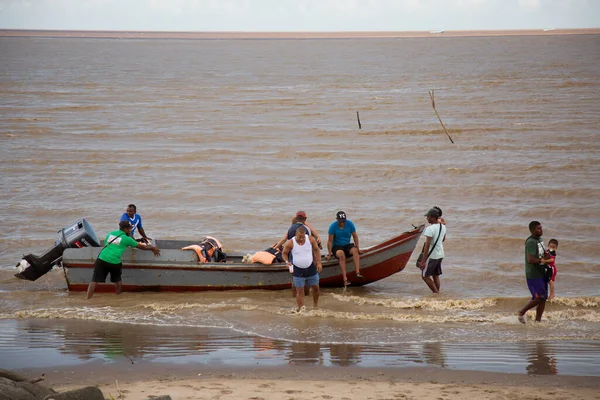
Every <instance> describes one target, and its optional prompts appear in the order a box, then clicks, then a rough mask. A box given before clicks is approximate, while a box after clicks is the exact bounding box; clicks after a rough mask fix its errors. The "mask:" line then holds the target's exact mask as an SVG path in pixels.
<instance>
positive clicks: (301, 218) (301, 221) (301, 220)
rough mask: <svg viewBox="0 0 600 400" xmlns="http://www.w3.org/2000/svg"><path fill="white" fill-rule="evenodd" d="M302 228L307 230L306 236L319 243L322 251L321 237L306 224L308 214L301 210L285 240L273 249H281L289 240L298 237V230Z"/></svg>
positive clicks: (293, 220) (284, 237)
mask: <svg viewBox="0 0 600 400" xmlns="http://www.w3.org/2000/svg"><path fill="white" fill-rule="evenodd" d="M301 226H303V227H305V228H306V234H307V235H308V236H312V237H314V238H315V240H316V241H317V245H318V246H319V249H322V248H323V245H321V238H320V237H319V235H318V234H317V232H316V231H315V230H314V229H313V227H312V226H310V225H309V224H308V223H307V222H306V212H304V211H302V210H300V211H298V212H297V213H296V216H295V217H294V219H292V226H290V228H289V229H288V231H287V233H286V234H285V235H284V236H283V238H282V239H281V240H280V241H279V242H277V243H275V244H274V245H273V248H274V249H277V248H279V247H280V246H282V245H283V244H284V243H285V242H286V241H287V240H290V239H291V238H293V237H294V236H296V230H297V229H298V228H299V227H301Z"/></svg>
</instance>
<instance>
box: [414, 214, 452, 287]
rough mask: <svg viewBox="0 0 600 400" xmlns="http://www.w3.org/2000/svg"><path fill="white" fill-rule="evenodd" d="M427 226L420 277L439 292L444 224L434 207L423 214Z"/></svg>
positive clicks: (444, 237)
mask: <svg viewBox="0 0 600 400" xmlns="http://www.w3.org/2000/svg"><path fill="white" fill-rule="evenodd" d="M425 216H426V217H427V222H429V224H430V225H429V226H428V227H427V228H425V232H424V233H423V235H425V245H424V246H423V259H422V260H421V263H420V264H419V268H420V269H421V277H422V278H423V280H424V281H425V283H426V284H427V286H429V289H431V291H432V292H433V293H439V292H440V275H442V259H443V258H444V240H446V226H445V225H444V224H442V223H440V222H439V221H438V219H439V218H440V213H439V211H438V210H437V209H436V208H435V207H434V208H432V209H430V210H429V211H427V214H425Z"/></svg>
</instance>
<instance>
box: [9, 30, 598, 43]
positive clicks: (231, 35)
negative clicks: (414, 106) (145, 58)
mask: <svg viewBox="0 0 600 400" xmlns="http://www.w3.org/2000/svg"><path fill="white" fill-rule="evenodd" d="M599 33H600V28H588V29H529V30H485V31H443V30H438V31H406V32H404V31H398V32H396V31H374V32H168V31H162V32H161V31H59V30H25V29H23V30H21V29H0V37H54V38H107V39H109V38H110V39H213V40H216V39H217V40H218V39H221V40H222V39H382V38H422V37H486V36H538V35H594V34H599Z"/></svg>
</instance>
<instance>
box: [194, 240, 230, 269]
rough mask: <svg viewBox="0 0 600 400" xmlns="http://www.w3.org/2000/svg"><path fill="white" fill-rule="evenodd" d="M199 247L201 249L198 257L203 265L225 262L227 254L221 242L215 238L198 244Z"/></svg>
mask: <svg viewBox="0 0 600 400" xmlns="http://www.w3.org/2000/svg"><path fill="white" fill-rule="evenodd" d="M198 246H199V247H200V252H199V253H198V257H199V258H200V262H201V263H206V262H225V259H226V258H227V254H225V253H224V252H223V246H222V245H221V242H219V241H218V240H217V239H215V238H214V237H212V236H207V237H205V238H204V240H202V241H201V242H200V243H198Z"/></svg>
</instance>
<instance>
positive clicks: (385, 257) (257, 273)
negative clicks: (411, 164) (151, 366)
mask: <svg viewBox="0 0 600 400" xmlns="http://www.w3.org/2000/svg"><path fill="white" fill-rule="evenodd" d="M423 228H424V226H420V227H419V228H417V229H415V230H413V231H410V232H406V233H403V234H401V235H399V236H396V237H394V238H392V239H390V240H388V241H386V242H383V243H380V244H378V245H376V246H373V247H370V248H368V249H366V251H365V253H364V254H363V255H361V274H362V275H363V278H362V279H358V278H356V275H355V273H354V272H353V271H354V263H353V261H352V259H349V260H347V264H348V268H347V269H348V271H352V272H348V274H347V276H348V279H349V280H350V281H351V282H352V285H353V286H363V285H367V284H369V283H373V282H376V281H378V280H381V279H384V278H386V277H388V276H390V275H393V274H395V273H397V272H400V271H402V270H403V269H404V267H405V266H406V264H407V262H408V259H409V258H410V256H411V254H412V252H413V251H414V249H415V247H416V244H417V242H418V240H419V237H420V236H421V234H422V232H423ZM190 243H192V242H186V241H168V240H165V241H161V240H158V241H157V245H158V246H159V247H160V248H161V256H160V257H154V255H153V254H152V253H151V252H148V251H143V250H137V249H131V250H127V251H126V252H125V253H124V254H123V257H122V262H123V270H122V281H123V285H122V290H123V291H131V292H135V291H173V292H182V291H206V290H251V289H268V290H281V289H288V288H290V287H291V281H292V279H291V274H290V272H289V270H288V268H287V267H286V266H285V265H283V264H274V265H262V264H242V263H241V260H242V255H241V254H240V255H235V254H234V255H232V256H230V257H228V262H226V263H206V264H198V258H197V255H196V254H195V252H193V251H182V250H180V249H181V247H183V246H186V245H187V244H190ZM99 252H100V248H97V247H96V248H93V247H85V248H81V249H67V250H65V253H64V256H63V261H62V263H63V267H64V271H65V277H66V279H67V286H68V288H69V290H70V291H74V292H82V291H85V290H87V286H88V284H89V282H90V280H91V277H92V273H93V268H94V260H95V259H96V257H97V256H98V254H99ZM319 276H320V286H321V287H343V279H342V274H341V270H340V267H339V264H338V261H337V260H336V259H335V258H334V259H331V260H329V261H326V260H323V271H322V272H321V273H320V274H319ZM96 291H101V292H102V291H114V286H113V285H112V284H110V283H99V284H98V285H97V287H96Z"/></svg>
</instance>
